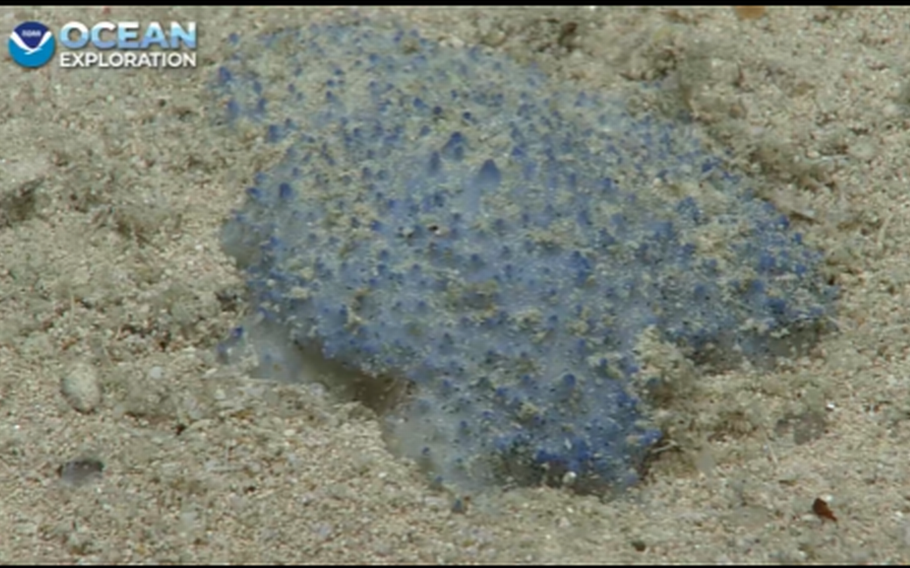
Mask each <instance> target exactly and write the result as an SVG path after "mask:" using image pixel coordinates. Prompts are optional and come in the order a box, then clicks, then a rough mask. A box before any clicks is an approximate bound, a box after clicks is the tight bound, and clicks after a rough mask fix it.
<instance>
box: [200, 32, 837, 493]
mask: <svg viewBox="0 0 910 568" xmlns="http://www.w3.org/2000/svg"><path fill="white" fill-rule="evenodd" d="M403 34H404V32H400V31H399V32H398V33H397V34H396V32H383V31H380V30H379V29H374V28H371V27H369V26H368V25H366V24H360V25H352V26H348V27H345V26H325V27H318V26H314V27H311V28H309V29H307V30H302V31H287V32H280V33H277V34H274V35H271V36H266V37H264V38H241V39H239V40H238V43H240V44H242V43H244V42H252V43H254V44H258V46H259V47H260V49H258V50H257V49H250V48H246V49H244V48H238V54H239V53H244V54H247V55H245V56H244V57H243V58H241V57H240V55H237V56H234V57H233V58H231V59H229V60H228V61H227V62H226V63H225V64H224V66H223V67H221V68H219V70H218V71H217V73H216V76H215V77H214V78H213V81H212V83H213V84H212V88H213V90H214V92H215V93H216V94H217V95H218V97H219V98H218V100H219V101H230V103H229V104H227V116H228V119H229V120H230V121H236V120H238V119H240V118H244V119H246V120H249V121H251V122H252V123H253V124H260V125H261V127H262V129H263V136H264V139H265V140H266V141H267V142H278V141H279V140H281V142H282V144H288V145H289V146H288V152H287V154H286V155H285V158H284V159H283V160H282V161H281V162H279V163H278V165H276V166H275V167H274V168H273V169H271V170H269V171H266V172H262V173H260V174H259V175H257V176H256V178H255V180H254V188H251V189H249V190H248V192H247V196H248V197H247V201H246V204H245V206H244V207H243V209H242V211H239V212H237V213H235V214H234V215H233V217H232V218H231V219H230V220H229V221H228V222H227V223H226V224H225V227H224V232H223V242H224V246H225V249H226V251H227V252H228V253H229V254H231V255H233V256H234V257H235V258H236V259H237V263H238V265H239V266H240V267H241V268H242V269H243V270H244V272H245V276H246V282H247V286H248V289H249V293H250V301H251V307H252V310H253V312H254V313H255V314H258V315H257V316H256V318H257V319H255V320H254V322H253V323H250V324H248V325H246V326H245V327H244V330H243V333H242V334H241V333H235V334H234V336H232V338H231V339H230V340H228V343H229V344H231V345H233V344H235V343H238V342H242V341H251V342H253V343H254V344H256V345H257V346H258V347H259V349H260V350H261V351H262V352H263V354H264V356H263V357H261V359H263V360H266V361H267V362H268V363H269V364H270V365H272V366H275V367H277V368H280V369H283V371H282V372H291V371H293V370H295V369H297V368H299V365H298V364H297V363H296V362H295V361H297V359H295V357H299V355H297V347H296V346H297V345H301V344H303V345H306V346H307V348H310V349H313V350H316V351H321V352H322V353H323V354H325V355H326V356H329V357H331V358H332V359H335V360H337V361H339V362H341V363H343V364H344V365H346V366H348V367H352V368H354V369H357V370H358V371H361V372H363V373H366V374H368V375H372V376H374V377H396V378H398V379H403V380H407V381H409V382H410V383H411V384H412V386H413V389H412V393H413V394H412V397H411V398H409V399H407V400H405V401H402V402H401V404H399V405H398V407H396V408H395V409H394V410H393V411H391V414H390V416H389V424H390V425H391V428H392V434H393V435H394V436H395V437H396V438H397V439H398V441H399V444H398V446H399V447H400V448H401V451H403V452H404V453H405V454H406V455H408V456H410V457H412V458H414V459H415V460H417V461H418V462H419V463H422V464H424V465H426V466H428V467H430V468H431V469H432V470H433V475H434V476H437V478H438V479H442V480H444V481H446V482H453V483H456V484H462V485H464V486H465V487H469V488H470V487H478V486H487V485H491V484H496V483H501V482H507V481H509V480H511V481H513V482H518V483H539V482H541V481H553V480H554V479H559V478H561V476H562V475H563V474H564V473H567V472H570V471H571V472H573V473H574V474H575V475H576V476H577V481H576V484H575V485H576V488H581V489H584V488H589V489H590V488H603V487H605V486H612V487H622V486H624V485H626V484H628V483H632V482H634V481H635V480H636V479H637V472H638V471H639V469H640V468H641V466H642V464H643V462H644V459H645V456H646V455H647V450H648V448H649V446H650V445H651V444H653V443H654V442H655V441H656V440H657V439H658V438H659V436H660V432H658V431H657V430H656V429H655V428H654V427H653V426H650V425H649V423H648V417H649V413H650V410H651V409H650V407H649V404H650V403H649V402H648V401H647V400H642V399H641V398H640V397H641V396H644V394H646V392H647V389H641V388H639V386H640V385H645V384H647V383H648V381H649V380H651V377H641V376H639V375H640V374H641V373H642V371H641V369H642V362H641V361H640V360H639V354H638V353H639V352H638V351H637V345H638V343H639V340H640V339H641V338H642V337H643V334H644V333H645V332H646V331H647V332H648V333H649V334H653V333H655V332H656V333H657V334H658V336H659V338H660V340H662V341H665V342H670V343H673V344H675V345H677V346H678V347H679V348H680V349H681V350H682V351H683V352H684V353H686V354H688V355H689V356H690V357H692V358H693V360H695V361H697V362H701V361H705V362H709V363H714V361H713V359H712V358H713V357H720V359H721V360H722V359H724V358H725V357H730V356H731V353H742V354H745V355H746V356H749V357H757V358H761V357H766V356H768V355H769V354H771V355H774V354H776V353H777V350H779V349H780V348H781V345H782V342H781V340H779V339H777V338H779V337H781V336H786V334H787V333H790V334H791V335H790V337H791V338H792V337H794V336H795V335H798V334H799V333H800V332H802V331H805V332H806V333H807V334H808V335H809V336H814V335H816V334H817V332H818V331H819V330H820V329H822V328H823V327H824V322H825V321H826V320H827V318H828V317H829V316H830V315H831V313H832V310H833V307H832V303H833V290H832V289H831V288H830V287H829V286H827V284H826V283H825V280H824V278H823V277H822V275H821V273H820V269H819V260H820V255H819V254H818V253H817V252H816V251H813V250H812V249H810V248H808V247H807V246H806V245H805V244H804V243H803V240H802V239H801V238H800V237H799V235H798V234H796V233H793V232H792V231H791V229H790V228H789V225H788V223H787V221H786V218H784V217H782V216H781V215H780V213H779V212H777V211H776V210H775V209H774V208H773V207H771V206H769V205H768V204H767V203H765V202H762V201H759V200H757V199H755V198H754V196H753V192H752V189H751V187H750V184H749V180H748V179H746V178H743V177H742V176H739V175H734V174H732V173H730V172H726V171H724V170H723V162H722V161H721V160H720V159H719V158H717V157H715V156H712V155H710V154H708V153H706V151H705V150H704V149H703V148H702V147H701V145H700V144H699V142H698V141H697V139H696V137H695V136H694V135H693V134H691V133H690V130H691V129H690V128H689V126H688V125H687V124H684V123H680V122H679V120H676V121H672V120H668V119H664V118H661V117H658V116H632V114H630V113H629V112H628V110H627V109H626V106H625V103H624V102H623V100H622V99H620V98H618V97H613V98H611V97H609V96H606V95H604V96H599V95H596V94H591V93H586V94H578V92H570V91H569V90H567V89H564V88H563V87H561V86H558V85H555V84H552V83H550V82H548V81H547V79H546V78H545V77H544V76H543V75H542V74H541V73H540V72H539V71H537V70H535V69H530V68H525V67H522V66H520V65H518V64H517V63H514V62H512V61H510V60H508V59H506V58H505V57H502V56H499V55H487V54H484V53H483V52H481V51H480V50H467V49H465V50H456V49H448V48H446V49H443V48H440V47H438V46H436V45H434V44H433V43H432V42H429V41H425V40H422V39H420V38H419V36H416V35H412V36H410V37H413V38H417V42H416V43H412V42H407V43H405V42H403V41H402V42H401V43H399V41H400V40H401V39H402V38H403V37H405V36H404V35H403ZM278 39H281V40H282V41H277V40H278ZM404 45H407V49H403V46H404ZM279 46H281V47H279ZM277 49H283V51H281V52H276V51H275V50H277ZM257 53H258V55H251V54H257ZM272 58H276V59H277V60H280V61H281V62H282V63H281V66H276V65H275V64H274V61H272ZM282 68H283V69H285V72H284V73H282V71H281V69H282ZM266 77H267V78H268V80H269V81H277V83H276V84H278V85H285V84H286V85H288V88H287V89H265V88H263V83H262V82H263V81H265V80H266ZM312 77H321V78H322V79H320V80H313V79H312ZM327 77H332V78H331V79H328V80H326V78H327ZM643 88H659V87H654V86H648V87H643ZM263 93H269V94H268V95H267V96H268V97H269V98H268V100H267V101H266V99H265V98H264V97H263ZM302 101H308V102H307V104H306V105H304V104H303V102H302ZM680 120H682V119H680ZM270 125H271V126H270ZM275 125H281V126H280V127H278V126H275ZM699 171H700V172H702V173H703V174H705V175H701V176H699V175H698V174H697V173H695V174H693V172H699ZM709 172H710V173H709ZM693 176H694V177H695V180H694V181H696V182H698V183H697V184H693V183H692V182H693ZM655 179H661V180H662V181H663V183H662V184H654V183H653V182H654V180H655ZM691 186H700V187H701V188H703V189H704V190H705V191H709V192H715V193H717V194H718V195H720V194H723V196H724V198H723V199H712V200H711V201H710V202H706V203H703V202H701V199H702V198H701V195H702V194H697V195H678V192H676V193H674V194H673V195H670V194H668V193H666V188H667V187H675V188H686V187H691ZM661 188H664V189H663V190H662V189H661ZM662 191H663V193H662ZM706 239H707V240H709V241H710V240H714V241H716V242H718V243H722V246H717V247H707V248H706V247H703V246H701V244H702V243H704V242H705V240H706ZM655 330H656V331H655ZM785 341H786V340H785ZM282 342H283V343H282ZM282 345H283V346H282ZM265 372H268V370H266V371H265ZM377 380H379V379H378V378H377Z"/></svg>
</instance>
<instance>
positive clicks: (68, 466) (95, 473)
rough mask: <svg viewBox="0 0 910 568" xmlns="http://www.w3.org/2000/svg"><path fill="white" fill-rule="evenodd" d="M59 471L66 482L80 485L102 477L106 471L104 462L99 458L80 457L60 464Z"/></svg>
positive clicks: (75, 485)
mask: <svg viewBox="0 0 910 568" xmlns="http://www.w3.org/2000/svg"><path fill="white" fill-rule="evenodd" d="M57 473H58V474H59V475H60V479H61V480H63V482H64V483H66V484H67V485H72V486H74V487H78V486H80V485H85V484H86V483H88V482H90V481H93V480H95V479H100V478H101V475H102V474H103V473H104V462H102V461H101V460H99V459H97V458H78V459H75V460H72V461H68V462H66V463H65V464H63V465H62V466H60V467H59V468H58V469H57Z"/></svg>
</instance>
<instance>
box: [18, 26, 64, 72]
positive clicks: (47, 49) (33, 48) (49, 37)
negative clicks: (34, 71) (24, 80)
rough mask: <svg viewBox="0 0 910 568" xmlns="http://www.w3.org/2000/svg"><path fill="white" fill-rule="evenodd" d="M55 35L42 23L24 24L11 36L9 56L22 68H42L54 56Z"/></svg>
mask: <svg viewBox="0 0 910 568" xmlns="http://www.w3.org/2000/svg"><path fill="white" fill-rule="evenodd" d="M54 47H55V43H54V34H53V33H52V32H51V31H50V30H49V29H47V26H45V25H44V24H42V23H40V22H23V23H21V24H19V25H18V26H16V29H14V30H13V33H12V34H10V36H9V54H10V56H12V58H13V61H15V62H16V63H18V64H19V65H21V66H22V67H32V68H34V67H41V66H42V65H44V64H45V63H47V62H48V61H50V60H51V57H53V56H54Z"/></svg>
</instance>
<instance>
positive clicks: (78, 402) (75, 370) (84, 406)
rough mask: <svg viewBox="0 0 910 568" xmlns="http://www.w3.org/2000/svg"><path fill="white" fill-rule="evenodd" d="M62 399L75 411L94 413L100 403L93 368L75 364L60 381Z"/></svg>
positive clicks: (99, 391) (96, 376) (95, 373)
mask: <svg viewBox="0 0 910 568" xmlns="http://www.w3.org/2000/svg"><path fill="white" fill-rule="evenodd" d="M60 392H61V393H62V394H63V398H65V399H66V402H67V403H69V405H70V406H72V407H73V408H74V409H76V410H77V411H79V412H81V413H83V414H88V413H90V412H94V411H95V409H96V408H97V407H98V405H99V404H100V403H101V386H100V384H99V383H98V373H97V372H95V368H94V367H92V366H91V365H88V364H86V363H76V364H74V365H73V366H72V367H71V368H70V370H69V371H68V372H67V373H66V374H65V375H64V376H63V379H61V381H60Z"/></svg>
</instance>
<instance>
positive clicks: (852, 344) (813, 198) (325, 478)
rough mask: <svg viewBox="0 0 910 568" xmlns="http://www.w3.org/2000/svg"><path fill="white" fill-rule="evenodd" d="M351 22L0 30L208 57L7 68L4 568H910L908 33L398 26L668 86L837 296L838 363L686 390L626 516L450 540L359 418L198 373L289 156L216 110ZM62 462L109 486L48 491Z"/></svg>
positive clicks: (876, 29) (537, 500) (474, 510)
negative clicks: (784, 217) (346, 565)
mask: <svg viewBox="0 0 910 568" xmlns="http://www.w3.org/2000/svg"><path fill="white" fill-rule="evenodd" d="M367 12H369V11H367ZM387 15H388V14H387V13H386V14H384V15H381V16H380V17H385V16H387ZM336 17H337V13H333V11H331V10H327V9H324V8H321V9H293V10H291V9H264V8H255V9H254V8H250V9H239V8H224V9H222V8H193V9H180V8H173V9H149V8H125V7H114V8H111V9H110V13H109V14H106V15H105V14H102V8H100V7H97V8H91V9H87V8H80V9H75V8H74V9H69V8H45V9H26V8H2V9H0V23H2V24H0V29H4V30H12V28H13V27H14V26H15V25H17V24H18V23H19V22H21V21H23V20H31V19H35V20H39V21H43V22H45V23H47V24H49V25H51V27H55V26H56V27H59V26H60V25H62V24H63V23H64V22H66V21H69V20H82V21H91V22H94V21H98V20H102V19H110V20H140V21H148V20H165V21H166V20H172V19H173V20H180V21H185V20H195V21H196V22H197V23H198V25H199V29H200V39H199V44H200V45H199V63H200V67H199V68H198V69H196V70H184V71H165V72H156V71H152V70H134V71H111V70H98V69H91V70H85V69H83V70H66V69H60V68H58V67H57V66H56V65H55V64H54V65H50V66H48V67H46V68H43V69H41V70H38V71H24V70H21V69H19V68H17V67H16V66H15V65H14V64H13V63H12V61H11V60H10V59H9V57H8V55H6V52H5V50H4V55H3V59H2V61H0V67H2V70H3V71H2V74H0V112H2V116H3V119H2V122H0V131H2V134H0V206H2V207H0V209H2V211H0V562H2V563H33V562H42V563H73V562H78V563H112V562H131V563H150V562H164V563H174V562H193V563H197V562H198V563H228V562H229V563H250V562H268V563H292V562H296V563H301V562H305V563H318V562H333V563H335V562H358V563H366V562H370V563H374V562H375V563H392V562H423V563H429V562H445V563H474V562H543V563H582V562H584V563H611V562H612V563H615V562H628V563H653V562H661V563H669V562H674V563H683V562H685V563H692V562H711V563H715V562H716V563H727V562H748V563H753V562H786V563H830V562H851V563H854V562H856V563H907V562H910V481H908V473H910V451H908V449H910V448H908V444H910V396H908V386H910V349H908V346H910V333H908V332H910V313H908V311H910V310H908V305H910V299H908V294H910V287H908V284H910V207H908V203H910V196H908V194H910V178H908V176H910V80H908V76H910V75H908V72H910V11H907V10H905V9H890V10H882V9H875V8H859V9H828V8H821V7H818V8H799V9H790V8H769V9H768V11H767V14H766V15H765V17H763V18H761V19H758V20H743V21H740V20H738V19H737V18H736V16H735V14H734V13H733V11H732V10H731V9H729V8H727V9H696V10H689V9H657V8H647V9H631V8H623V9H602V10H588V9H566V8H561V9H552V10H543V9H528V10H497V9H490V8H487V9H482V10H480V9H431V10H423V11H416V10H399V11H398V12H397V15H396V17H399V18H401V19H402V20H403V21H405V22H408V24H409V25H413V26H415V27H417V28H418V29H419V30H420V31H421V32H422V33H423V34H424V35H426V36H427V37H431V38H438V39H440V40H441V41H445V42H448V43H450V44H459V43H463V44H465V45H472V44H484V45H486V46H489V48H490V49H493V50H500V51H503V52H507V53H509V54H511V55H512V56H514V57H518V58H521V59H523V60H526V61H536V62H538V63H539V64H540V65H541V67H543V68H544V69H545V70H546V71H547V72H548V73H551V74H553V75H554V76H556V77H557V79H558V80H561V81H574V82H576V83H577V84H578V85H579V88H584V89H589V90H597V89H613V88H620V87H621V86H622V85H624V84H628V82H629V81H638V80H643V79H651V78H656V77H661V76H667V77H668V78H669V82H668V83H667V84H668V85H674V84H675V85H676V90H675V91H672V88H671V91H670V92H671V94H672V93H673V92H675V96H678V97H679V98H680V100H681V101H683V103H684V104H687V105H688V106H689V107H690V109H691V110H692V111H693V112H694V114H695V116H696V117H697V122H696V124H697V126H698V128H700V129H702V130H703V131H704V133H705V135H706V136H707V137H710V138H711V139H712V140H714V141H716V142H717V144H718V145H719V146H724V147H728V148H732V149H733V150H734V156H735V157H736V159H737V160H738V162H739V163H740V164H741V165H742V167H743V168H745V169H747V170H750V171H752V172H753V173H754V174H755V176H756V177H757V178H760V179H762V180H764V185H765V187H766V188H770V189H768V190H767V191H766V197H767V198H769V199H772V200H773V201H775V202H776V203H777V204H778V205H779V206H780V207H781V208H783V209H784V210H785V211H786V212H787V213H788V214H790V216H791V218H792V219H793V220H794V223H795V224H796V225H797V226H798V228H799V229H800V230H801V231H803V232H804V233H805V234H806V235H807V239H808V240H809V241H810V242H812V243H814V244H815V245H818V246H821V247H822V248H823V249H824V250H825V251H826V255H827V258H828V261H827V264H828V270H829V271H830V274H831V278H832V280H834V281H835V282H836V283H837V284H838V285H839V286H840V288H841V299H840V301H839V308H838V313H837V317H836V319H837V324H838V325H839V327H840V332H839V333H836V334H831V335H828V336H827V337H825V338H824V339H823V341H822V342H821V343H820V344H819V345H818V346H817V347H816V348H815V349H813V350H812V351H811V352H810V353H808V354H807V355H806V356H805V357H803V358H800V359H798V360H790V361H784V362H781V364H780V365H779V367H778V368H777V369H776V370H772V371H758V370H750V369H742V370H737V371H735V372H728V373H725V374H723V375H714V376H711V375H707V374H706V375H705V376H703V377H700V378H699V381H698V386H697V388H695V389H694V390H693V392H692V393H691V398H690V399H688V400H686V401H684V402H682V403H680V408H679V409H677V414H676V415H674V416H676V418H677V420H676V425H675V426H674V427H673V428H672V432H671V436H672V439H674V440H675V444H676V446H675V447H673V448H670V449H668V450H667V451H664V452H663V453H662V455H661V456H660V458H659V459H657V460H656V462H655V463H654V464H653V467H652V468H651V471H650V474H649V477H648V479H647V480H646V481H645V482H644V483H643V484H641V485H640V486H639V487H637V488H635V489H633V490H632V491H630V492H629V493H628V494H627V495H626V496H624V497H622V498H620V499H617V500H613V501H610V502H606V503H604V502H601V501H600V500H599V499H597V498H595V497H578V496H575V495H572V494H571V493H569V492H567V491H565V490H563V489H547V488H544V489H517V490H511V491H505V492H492V493H491V494H488V495H482V496H477V497H475V498H474V500H473V501H472V503H471V505H470V506H469V507H468V509H467V511H466V512H465V513H463V514H458V513H453V512H452V511H451V510H450V502H451V501H450V499H451V498H450V496H448V495H446V494H444V493H438V492H435V491H433V490H432V489H431V488H430V487H429V486H428V485H427V484H426V483H425V482H424V479H423V478H422V477H421V475H420V474H419V472H417V471H416V469H415V468H414V467H412V466H411V465H410V464H408V463H405V462H403V461H401V460H399V459H397V458H395V457H394V456H392V455H391V454H390V453H389V452H388V451H387V450H386V446H385V444H384V442H383V440H382V437H381V433H380V428H379V426H378V423H377V420H376V418H375V416H373V415H371V413H370V412H368V411H366V410H365V409H364V408H362V407H361V406H360V405H359V404H357V403H352V402H346V403H338V402H337V401H333V400H329V399H327V398H326V397H325V396H324V395H323V394H322V393H321V391H320V390H319V389H317V388H313V387H308V386H301V385H273V384H269V383H265V382H261V381H255V380H251V379H250V378H249V377H247V376H245V375H244V371H243V370H242V369H239V370H238V369H223V368H220V367H219V366H218V365H217V364H216V361H215V358H214V356H213V348H214V346H215V345H216V344H217V342H218V341H220V340H221V339H223V338H224V336H225V334H226V333H227V331H228V330H229V329H230V327H231V325H232V324H234V323H235V322H237V321H238V320H239V318H240V317H241V313H242V310H243V303H242V301H240V302H238V301H235V299H236V296H237V293H238V292H239V291H241V290H242V282H241V280H240V278H239V276H238V274H237V272H236V270H235V269H234V268H233V265H232V263H231V262H230V261H229V260H228V259H227V258H226V257H225V256H224V254H223V253H222V252H221V250H220V247H219V242H218V228H219V225H220V223H221V221H222V220H223V219H224V218H225V216H226V215H227V214H228V212H229V211H230V209H231V208H232V207H235V206H237V205H238V204H239V203H240V200H241V197H242V191H243V188H244V187H245V185H246V184H247V183H249V181H250V179H251V177H252V174H253V173H254V172H256V171H258V170H261V169H263V168H264V167H267V166H268V165H269V163H272V162H274V160H275V159H276V153H275V152H274V151H272V150H268V149H266V148H265V147H264V146H263V145H261V144H260V143H259V142H257V141H256V140H242V139H239V137H238V139H237V140H235V141H233V142H230V141H229V142H224V141H223V140H222V139H220V138H216V137H215V136H214V135H213V134H212V133H211V128H210V124H211V117H210V116H207V114H209V113H210V111H208V110H206V109H207V108H210V107H209V106H208V105H209V102H208V100H207V97H208V94H207V92H206V91H205V87H204V83H205V81H206V79H207V78H208V77H209V74H210V73H211V72H212V70H213V69H214V68H215V67H216V66H217V64H218V62H219V61H220V60H222V59H223V58H224V57H225V54H226V53H227V48H226V44H225V39H226V37H227V36H228V34H230V33H231V32H235V31H237V32H249V31H252V30H256V29H261V30H270V29H276V28H279V27H281V26H298V25H304V24H306V23H307V22H310V21H313V20H315V19H332V18H336ZM674 82H675V83H674ZM668 88H669V87H668ZM65 376H70V377H73V376H75V377H76V378H80V377H81V378H82V382H77V383H75V384H83V385H84V384H89V385H90V384H91V380H92V379H95V380H96V381H97V384H98V385H99V387H100V388H101V390H102V396H101V399H100V402H99V403H98V404H97V405H96V406H94V407H93V409H92V411H91V412H89V413H81V412H77V411H76V410H74V408H73V406H72V404H71V403H70V402H68V399H67V398H65V397H64V396H63V395H62V394H61V379H62V378H63V377H65ZM69 400H75V399H72V398H71V399H69ZM90 403H91V401H90V400H89V404H90ZM77 459H83V460H88V461H86V462H85V463H91V461H90V460H92V459H97V460H100V461H101V462H103V464H104V471H103V474H102V475H101V477H100V478H97V477H96V478H94V479H89V480H85V481H83V482H81V483H80V482H79V478H80V475H79V473H80V470H79V468H78V467H73V466H70V467H69V468H64V469H63V470H61V466H63V464H65V463H67V462H70V461H72V460H77ZM61 471H63V473H64V474H65V475H64V476H63V477H64V478H65V479H61V475H60V474H61ZM83 473H84V472H83ZM816 498H823V499H825V500H826V501H827V502H828V503H829V504H830V507H831V509H832V510H833V511H834V513H835V515H836V516H837V519H838V521H837V522H836V523H835V522H832V521H830V520H824V519H821V518H819V517H817V516H816V515H814V514H813V513H812V503H813V501H814V500H815V499H816Z"/></svg>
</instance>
